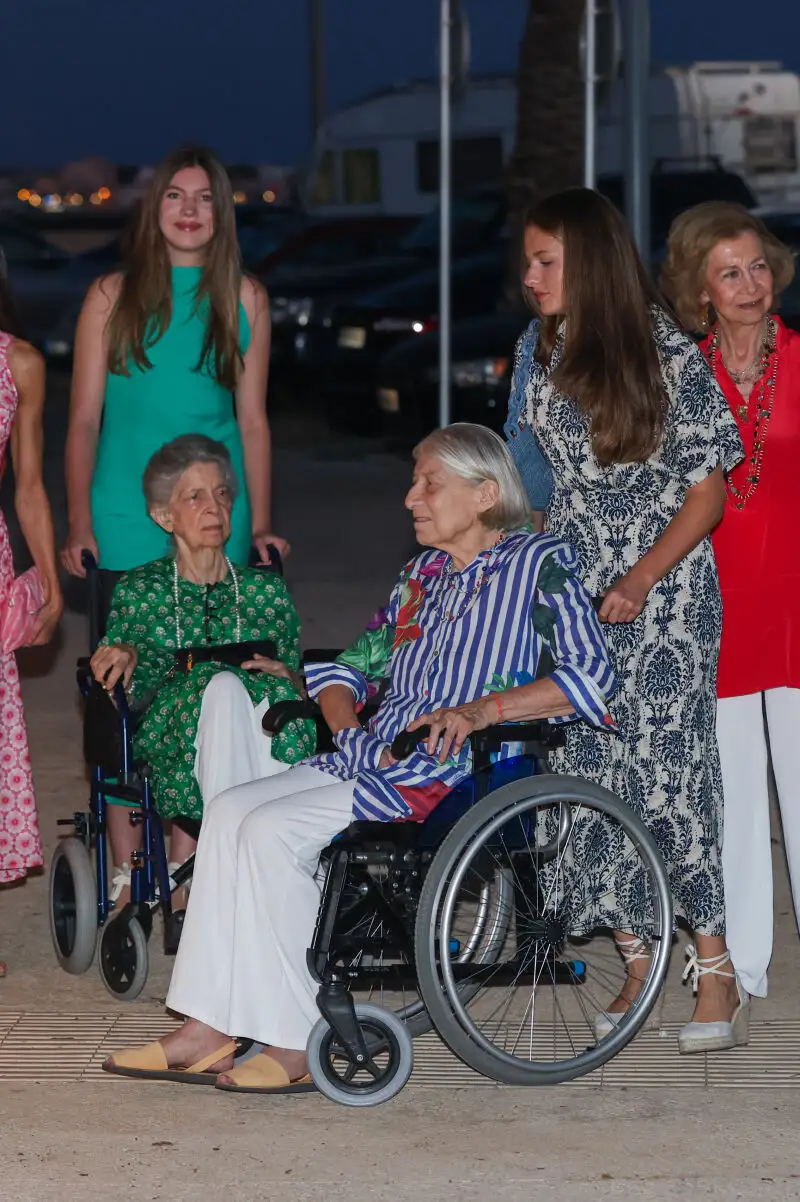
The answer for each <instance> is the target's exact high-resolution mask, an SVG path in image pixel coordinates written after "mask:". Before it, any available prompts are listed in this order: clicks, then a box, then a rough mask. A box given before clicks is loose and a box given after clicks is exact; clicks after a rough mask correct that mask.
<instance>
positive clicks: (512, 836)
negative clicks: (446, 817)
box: [425, 782, 671, 1084]
mask: <svg viewBox="0 0 800 1202" xmlns="http://www.w3.org/2000/svg"><path fill="white" fill-rule="evenodd" d="M576 787H577V786H576V783H575V782H570V789H571V790H572V791H571V792H570V793H567V794H566V796H567V797H568V798H569V799H570V800H561V799H559V797H558V787H557V784H556V785H555V786H554V788H553V790H552V792H550V793H549V794H546V790H543V789H541V788H539V789H538V791H535V792H534V794H533V796H532V797H531V799H530V800H528V799H526V798H525V795H524V793H523V792H522V786H521V785H520V786H517V795H518V797H519V801H518V802H517V803H515V804H514V805H513V806H509V807H508V809H506V810H503V809H498V812H497V817H496V818H495V819H494V821H493V822H492V821H489V822H487V821H486V820H485V819H484V820H483V822H482V823H480V822H479V821H478V819H477V818H476V822H475V826H474V834H473V835H472V836H471V837H469V838H467V839H466V840H465V843H464V847H463V851H462V852H461V853H460V856H459V857H453V858H452V859H451V860H450V864H451V866H452V875H451V877H450V879H449V880H448V882H446V883H445V885H444V886H442V887H441V888H440V892H439V893H438V894H437V897H438V901H437V905H438V907H439V911H438V914H437V916H436V919H435V923H436V931H437V935H438V947H439V949H440V954H441V957H442V958H441V961H440V963H439V964H438V968H437V975H438V977H439V979H440V980H441V986H442V990H443V992H444V994H445V996H446V998H447V1006H446V1007H445V1008H441V1007H438V1006H437V1007H435V1008H434V1006H433V1004H432V1003H429V1004H430V1005H431V1010H432V1012H433V1014H434V1017H435V1018H436V1021H437V1026H438V1027H439V1030H440V1033H441V1034H442V1035H443V1037H444V1038H445V1040H446V1042H448V1043H449V1044H450V1046H451V1047H453V1049H454V1050H455V1051H457V1053H458V1054H459V1055H460V1056H461V1057H462V1059H464V1060H466V1062H467V1063H468V1064H471V1065H472V1066H473V1067H476V1068H478V1069H479V1071H484V1072H488V1073H490V1075H495V1074H497V1075H496V1079H498V1080H507V1081H509V1082H510V1083H519V1084H522V1083H524V1081H523V1078H522V1077H521V1076H520V1074H521V1073H522V1074H523V1075H526V1076H527V1074H528V1073H529V1072H530V1073H531V1074H532V1075H533V1076H534V1077H535V1078H536V1079H541V1074H543V1073H548V1074H550V1075H548V1077H547V1079H548V1080H564V1079H569V1078H571V1077H573V1076H575V1075H578V1074H579V1073H580V1072H585V1071H589V1069H590V1068H592V1067H597V1066H599V1065H600V1064H602V1063H603V1062H604V1061H605V1060H606V1059H608V1057H609V1055H611V1054H613V1050H615V1049H616V1048H618V1047H619V1046H621V1039H622V1040H624V1039H625V1038H626V1037H627V1038H630V1034H631V1033H634V1032H635V1030H637V1029H638V1027H639V1026H640V1025H641V1023H642V1022H643V1021H644V1017H645V1015H646V1012H647V1009H649V1006H650V1005H652V1002H653V1000H654V999H655V990H657V988H658V985H659V984H660V981H661V979H662V978H663V973H664V971H665V969H666V957H665V954H664V951H665V943H664V936H665V935H667V936H668V933H669V929H670V925H671V924H670V920H669V917H668V916H669V915H670V913H671V910H670V904H669V902H670V899H669V892H668V887H667V885H666V879H665V876H664V874H663V869H659V866H658V862H657V861H654V860H653V859H652V853H651V851H650V847H649V845H648V844H647V843H646V842H642V840H641V839H639V838H638V829H637V826H636V823H637V821H638V820H637V819H636V818H635V816H633V815H632V814H631V813H630V812H629V811H627V810H626V809H624V808H623V807H622V806H621V805H620V803H618V802H615V801H614V799H613V798H612V799H611V802H610V803H606V802H605V801H596V800H595V799H594V797H591V799H589V798H586V799H585V800H584V798H582V797H581V796H580V794H579V793H578V795H577V796H576V793H575V791H576ZM510 788H511V787H510V786H509V789H510ZM543 794H545V796H543ZM539 798H541V800H539ZM567 807H569V808H568V809H567ZM654 871H655V872H656V875H654ZM659 872H660V875H659V874H658V873H659ZM492 878H494V879H495V880H498V879H502V880H505V881H506V882H507V889H506V893H507V898H508V902H507V904H506V899H505V898H504V899H503V906H502V907H498V908H497V926H496V930H497V931H498V932H499V935H498V937H497V938H496V940H495V944H496V950H495V952H494V954H493V955H492V956H491V957H490V958H488V959H487V958H486V957H484V956H482V955H481V943H480V938H479V937H476V939H475V944H474V946H475V948H476V953H475V955H474V958H473V959H468V960H467V961H466V962H465V963H464V964H463V965H462V966H461V967H459V964H458V959H457V956H456V958H455V959H452V960H448V959H447V958H446V956H445V949H446V948H450V947H452V946H453V945H454V944H457V940H455V939H454V936H455V935H456V934H458V935H460V934H461V927H462V926H463V925H464V919H465V917H470V916H475V915H477V914H479V913H480V912H481V905H482V904H483V902H484V899H485V897H486V892H485V891H486V888H487V885H488V882H490V881H491V880H492ZM665 918H666V922H665ZM476 921H477V920H476ZM626 924H629V925H631V926H633V925H634V924H635V925H636V929H637V933H639V931H638V928H641V934H642V937H646V939H647V940H648V942H650V943H651V946H653V948H654V949H656V951H657V952H658V955H656V954H655V951H654V955H653V956H652V957H651V961H650V963H649V965H648V967H647V972H646V978H645V980H644V981H643V983H642V992H643V1002H642V1004H641V1005H639V1004H638V1003H637V1006H636V1007H634V1011H635V1013H634V1014H633V1016H632V1019H631V1020H630V1021H628V1020H626V1022H625V1023H623V1024H621V1025H620V1026H619V1027H613V1028H612V1029H611V1031H610V1032H608V1033H606V1032H604V1031H603V1032H602V1036H603V1037H602V1038H600V1039H599V1042H598V1038H597V1037H596V1036H595V1023H596V1020H597V1019H598V1016H601V1015H603V1014H605V1013H606V1012H607V1011H608V1008H609V1006H610V1005H611V1003H612V1002H613V1001H614V1000H615V999H616V998H617V997H618V996H619V994H620V993H621V991H622V988H623V986H624V984H625V981H626V970H625V965H624V963H623V961H622V959H621V957H620V956H619V955H618V953H617V950H616V947H615V944H614V942H613V938H612V935H613V931H614V930H624V929H628V925H626ZM466 925H467V926H469V922H467V923H466ZM666 950H668V949H666ZM548 992H549V995H550V996H549V997H548V996H547V995H548ZM425 997H426V999H427V997H428V994H427V992H426V993H425ZM626 1033H628V1034H627V1035H626ZM612 1036H613V1038H612ZM609 1049H610V1050H609ZM498 1058H499V1059H498ZM584 1066H585V1067H584Z"/></svg>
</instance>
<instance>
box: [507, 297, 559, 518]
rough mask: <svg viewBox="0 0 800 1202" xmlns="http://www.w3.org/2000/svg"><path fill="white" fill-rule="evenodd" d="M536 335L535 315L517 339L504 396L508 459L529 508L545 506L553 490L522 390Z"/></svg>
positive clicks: (525, 385) (531, 359) (534, 348)
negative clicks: (527, 413)
mask: <svg viewBox="0 0 800 1202" xmlns="http://www.w3.org/2000/svg"><path fill="white" fill-rule="evenodd" d="M538 337H539V322H538V320H537V319H536V318H534V319H533V321H532V322H531V323H530V325H529V326H528V328H527V330H526V331H525V333H524V334H521V335H520V337H519V339H518V340H517V346H516V349H515V351H514V373H513V375H512V377H511V395H510V396H509V398H508V418H507V419H506V424H505V425H504V426H503V433H504V434H505V436H506V442H507V444H508V449H509V451H510V452H511V458H512V459H513V460H514V463H515V464H516V466H517V471H518V472H519V474H520V476H521V477H522V483H523V484H524V485H525V491H526V492H527V494H528V500H529V501H530V504H531V509H539V510H543V509H546V508H547V506H548V503H549V501H550V496H551V494H552V491H553V476H552V473H551V471H550V465H549V464H548V462H547V460H546V459H545V457H544V454H543V453H542V450H541V448H540V446H539V443H538V442H537V440H536V435H535V434H534V432H533V430H532V428H531V427H530V426H529V425H528V422H527V421H526V417H525V404H526V396H525V394H526V390H527V385H528V381H529V379H530V374H531V364H532V363H533V354H534V351H535V350H536V341H537V338H538Z"/></svg>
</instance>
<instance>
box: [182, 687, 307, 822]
mask: <svg viewBox="0 0 800 1202" xmlns="http://www.w3.org/2000/svg"><path fill="white" fill-rule="evenodd" d="M269 705H270V703H269V701H268V700H264V701H262V702H261V703H260V705H255V706H254V705H253V702H252V701H251V700H250V694H249V693H248V691H247V689H246V688H245V687H244V685H243V684H242V682H241V680H239V677H238V676H235V675H234V674H233V672H219V673H217V675H216V676H214V677H212V679H211V680H210V681H209V682H208V684H207V685H206V688H205V692H204V693H203V703H202V705H201V707H200V719H199V721H198V723H197V735H196V737H195V741H194V745H195V749H196V753H197V754H196V755H195V760H194V774H195V776H196V777H197V783H198V785H199V786H200V793H201V795H202V798H203V804H204V806H205V805H208V803H209V801H211V800H212V799H213V798H215V797H218V796H219V794H220V793H224V792H225V790H226V789H232V788H234V786H235V785H244V784H247V783H249V782H250V781H253V780H260V779H261V778H262V777H265V776H273V775H274V774H275V773H276V772H283V771H284V770H285V769H286V768H288V767H289V765H288V764H282V763H281V761H280V760H276V759H273V757H272V739H271V738H270V736H269V735H265V734H264V731H263V730H262V729H261V719H262V718H263V716H264V714H265V713H266V712H267V710H268V709H269Z"/></svg>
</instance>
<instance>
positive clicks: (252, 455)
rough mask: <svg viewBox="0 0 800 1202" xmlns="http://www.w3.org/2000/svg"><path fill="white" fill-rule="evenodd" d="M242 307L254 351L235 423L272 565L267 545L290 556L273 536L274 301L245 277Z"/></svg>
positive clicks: (265, 555)
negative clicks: (270, 396) (270, 389)
mask: <svg viewBox="0 0 800 1202" xmlns="http://www.w3.org/2000/svg"><path fill="white" fill-rule="evenodd" d="M242 303H243V305H244V308H245V312H246V314H247V319H248V321H249V323H250V345H249V346H248V348H247V353H246V354H245V357H244V369H243V371H242V374H241V377H240V379H239V384H238V387H237V389H236V419H237V421H238V423H239V429H240V431H241V435H242V444H243V448H244V472H245V476H246V478H247V479H246V483H247V493H248V496H249V498H250V510H251V513H252V520H253V543H254V545H255V546H256V547H257V548H258V551H259V554H260V556H261V559H262V560H263V561H264V562H268V561H269V552H268V550H267V544H269V543H272V544H273V545H274V546H276V547H277V549H278V551H279V552H280V553H281V555H286V554H287V552H288V550H289V544H288V543H287V542H286V541H285V540H284V539H281V538H276V537H275V536H274V535H273V534H272V438H271V435H270V428H269V421H268V419H267V380H268V376H269V351H270V337H271V327H270V316H269V300H268V298H267V294H266V292H265V291H264V289H263V288H262V286H261V285H260V284H259V283H257V282H256V281H255V280H251V279H250V278H249V277H245V279H244V280H243V281H242Z"/></svg>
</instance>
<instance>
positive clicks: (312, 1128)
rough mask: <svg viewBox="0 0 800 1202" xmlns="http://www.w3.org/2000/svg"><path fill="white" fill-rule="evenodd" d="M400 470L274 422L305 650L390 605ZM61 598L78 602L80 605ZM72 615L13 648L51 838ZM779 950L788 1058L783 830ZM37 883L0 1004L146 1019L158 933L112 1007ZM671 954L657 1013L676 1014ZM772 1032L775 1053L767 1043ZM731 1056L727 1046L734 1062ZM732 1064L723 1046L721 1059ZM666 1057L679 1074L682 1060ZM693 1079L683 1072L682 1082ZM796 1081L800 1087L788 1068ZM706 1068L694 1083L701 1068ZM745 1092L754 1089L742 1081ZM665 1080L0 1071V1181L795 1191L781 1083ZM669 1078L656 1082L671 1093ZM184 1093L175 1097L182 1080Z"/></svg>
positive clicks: (6, 915)
mask: <svg viewBox="0 0 800 1202" xmlns="http://www.w3.org/2000/svg"><path fill="white" fill-rule="evenodd" d="M64 419H65V393H64V388H63V384H59V383H58V382H56V384H55V386H54V388H53V395H52V404H51V411H50V415H49V420H48V480H49V484H50V487H51V489H52V495H53V497H54V499H55V500H56V502H57V505H58V507H59V512H58V513H57V521H58V524H59V527H61V528H63V514H62V512H61V502H60V496H61V488H62V485H61V480H60V470H59V463H60V454H61V444H62V442H63V431H64ZM406 479H407V467H406V465H404V464H402V463H400V462H398V461H397V460H395V459H392V458H390V457H388V456H384V455H381V454H379V453H376V452H375V450H374V448H372V447H371V446H370V445H369V444H366V443H359V442H358V441H343V440H341V439H334V438H331V437H329V436H327V435H325V434H324V432H321V431H320V430H319V429H318V428H316V427H315V426H314V425H313V424H309V423H306V422H305V421H301V420H299V419H298V418H297V416H296V415H284V416H283V417H282V418H281V420H280V422H279V423H278V438H277V448H276V523H275V524H276V528H277V529H279V530H280V531H281V533H285V534H286V535H287V536H288V537H289V538H290V539H291V540H292V543H293V545H294V548H295V550H294V553H293V555H292V558H291V560H290V562H289V568H288V575H289V581H290V585H291V588H292V590H293V593H294V595H295V598H296V600H297V603H298V605H299V608H300V611H301V614H302V616H303V621H304V627H305V633H304V639H305V642H306V643H307V644H308V643H317V644H320V643H323V644H324V643H334V644H337V643H341V642H343V641H345V640H347V639H349V638H350V637H352V636H353V635H354V634H355V633H357V631H358V630H359V628H360V627H361V626H362V624H363V622H364V620H365V619H366V618H367V617H368V616H369V614H370V613H371V612H372V611H373V610H374V609H375V607H376V606H377V605H378V604H380V603H381V602H382V601H383V599H384V598H385V596H386V593H387V590H388V588H389V587H390V585H391V583H392V581H393V579H394V577H395V575H396V572H397V569H398V567H399V566H400V564H401V563H402V561H403V559H404V557H405V556H406V554H407V552H408V550H409V549H410V532H409V526H408V522H407V520H406V518H405V516H404V514H403V511H402V506H401V501H402V496H403V492H404V488H405V485H406ZM71 600H72V602H73V604H78V603H79V600H80V598H79V597H78V596H77V595H74V596H73V597H72V598H71ZM84 639H85V623H84V620H83V618H82V617H81V616H80V614H79V613H77V612H70V613H69V614H68V615H67V617H66V619H65V622H64V628H63V632H62V637H61V639H60V641H59V643H58V644H57V645H56V646H55V647H54V648H53V649H51V650H48V651H47V652H44V653H41V654H40V653H37V654H35V655H34V654H28V655H26V656H24V657H21V658H23V660H24V663H23V668H24V672H25V685H24V687H25V701H26V712H27V717H28V721H29V726H30V737H31V749H32V755H33V762H34V768H35V774H36V782H37V790H38V796H39V805H40V815H41V823H42V830H43V835H44V840H45V848H46V851H47V853H48V854H49V853H50V851H51V850H52V848H53V845H54V843H55V840H56V838H57V835H58V829H57V827H56V825H55V822H56V819H57V818H58V817H60V816H63V815H65V814H69V813H70V812H71V811H72V810H73V809H75V808H77V807H79V806H82V805H83V800H84V796H85V784H84V778H83V769H82V765H81V761H80V724H79V720H78V711H77V706H76V703H75V689H74V662H75V657H76V655H77V654H79V653H80V652H81V651H82V649H83V643H84ZM775 851H776V872H777V878H778V882H777V883H778V895H777V899H776V901H777V910H778V945H777V952H776V959H775V963H774V966H773V972H772V992H771V996H770V998H769V1000H768V1001H766V1002H764V1003H762V1004H760V1005H759V1006H758V1008H757V1010H756V1012H755V1015H754V1017H755V1018H756V1019H757V1020H759V1026H760V1027H761V1024H770V1025H769V1026H763V1027H762V1035H761V1040H762V1043H763V1046H764V1047H765V1048H767V1047H769V1046H770V1044H771V1045H772V1053H773V1055H775V1054H777V1057H778V1059H779V1060H780V1059H781V1055H782V1051H783V1049H784V1048H785V1049H786V1056H787V1058H789V1056H790V1048H789V1040H791V1043H792V1045H793V1046H792V1048H791V1056H792V1057H796V1056H797V1050H796V1036H789V1035H787V1034H786V1032H787V1031H789V1030H790V1028H792V1027H793V1025H794V1024H793V1023H792V1022H791V1020H795V1019H796V1017H797V1004H796V996H797V984H798V969H797V934H796V931H795V928H794V923H793V920H792V918H791V915H790V906H789V899H788V890H787V885H786V876H785V870H784V867H783V860H782V850H781V848H780V845H779V843H777V842H776V848H775ZM46 892H47V891H46V880H45V878H44V877H43V876H41V877H38V878H32V879H30V880H29V881H28V882H27V884H26V885H25V886H24V887H22V888H14V889H9V890H5V891H4V892H3V893H2V895H0V951H1V952H2V954H3V956H4V957H5V958H6V959H7V960H8V962H9V976H8V977H7V979H6V980H5V981H3V982H0V1011H3V1012H14V1013H19V1012H25V1013H28V1014H33V1015H34V1016H35V1015H36V1014H37V1013H41V1014H42V1016H44V1015H45V1013H61V1014H79V1013H83V1014H95V1015H101V1014H111V1015H113V1014H114V1013H120V1014H122V1013H131V1010H132V1009H133V1011H135V1013H136V1014H139V1015H141V1016H142V1018H144V1017H145V1016H146V1015H147V1014H151V1015H153V1016H155V1015H157V1014H160V1013H161V1000H162V999H163V997H164V994H165V990H166V984H167V981H168V977H169V962H168V961H166V960H165V959H164V958H163V957H162V956H160V954H159V953H158V950H157V945H155V944H154V963H153V969H152V972H151V976H150V978H149V981H148V985H147V988H146V990H145V993H144V994H143V996H142V997H141V998H140V1000H139V1001H138V1002H136V1003H133V1004H132V1007H131V1006H128V1007H125V1006H123V1005H121V1004H115V1003H114V1002H113V1001H112V1000H111V999H110V998H109V996H108V995H107V994H106V992H105V990H104V989H103V987H102V985H101V983H100V980H99V977H98V975H97V973H96V970H92V971H91V972H90V973H88V974H87V975H86V976H85V977H80V978H71V977H67V976H65V974H63V973H62V972H61V971H60V969H58V968H57V967H56V966H55V963H54V959H53V955H52V951H51V948H50V938H49V933H48V930H47V917H46ZM681 968H682V963H681V956H680V954H676V955H675V956H673V965H672V969H671V974H670V980H669V982H668V986H667V990H666V995H665V1001H664V1006H663V1009H662V1011H661V1014H660V1016H661V1018H662V1019H663V1020H664V1021H667V1022H669V1023H670V1024H671V1023H673V1022H677V1021H681V1020H684V1019H685V1018H687V1017H688V1015H689V1012H690V1008H691V1002H690V998H689V997H688V995H687V993H686V992H685V990H684V989H682V988H681V987H680V983H679V981H680V971H681ZM775 1041H779V1042H778V1047H775ZM729 1055H730V1054H729ZM732 1055H733V1056H734V1057H735V1056H736V1055H738V1053H733V1054H732ZM680 1071H681V1070H680V1066H678V1072H680ZM696 1076H697V1075H696V1073H695V1072H694V1071H692V1072H689V1066H688V1065H687V1066H686V1075H685V1077H684V1078H683V1080H684V1081H688V1080H695V1079H696ZM794 1076H796V1077H797V1080H796V1081H795V1080H794V1079H793V1074H792V1072H790V1073H789V1074H788V1077H787V1080H791V1083H792V1084H800V1070H798V1073H797V1074H794ZM701 1079H702V1077H701ZM754 1082H755V1079H754ZM680 1083H681V1077H680V1076H677V1077H676V1076H675V1074H674V1072H672V1071H670V1073H669V1079H668V1082H667V1080H665V1083H664V1085H665V1087H663V1088H642V1087H633V1088H627V1089H615V1088H612V1089H604V1090H603V1091H602V1092H600V1091H592V1090H586V1089H576V1088H569V1087H565V1088H561V1089H554V1090H541V1091H535V1092H531V1091H528V1092H522V1091H517V1090H496V1089H491V1088H480V1089H475V1088H464V1089H448V1090H446V1091H444V1090H441V1091H440V1090H437V1089H430V1088H425V1089H421V1088H413V1079H412V1087H409V1089H408V1090H407V1091H406V1092H405V1093H404V1094H403V1095H402V1096H401V1097H400V1098H399V1099H397V1100H396V1101H395V1102H394V1103H392V1104H390V1105H389V1106H386V1107H383V1108H380V1109H379V1110H376V1111H368V1112H363V1113H362V1112H355V1111H349V1110H347V1111H345V1110H340V1109H338V1108H336V1107H334V1106H332V1105H330V1104H328V1103H325V1102H323V1101H322V1100H321V1099H319V1098H305V1099H285V1100H279V1099H271V1100H269V1101H265V1100H263V1099H258V1098H255V1099H244V1098H231V1097H230V1096H228V1095H224V1096H220V1095H219V1094H213V1093H211V1092H210V1091H206V1090H203V1089H199V1090H198V1089H188V1088H187V1087H181V1086H164V1087H158V1086H156V1087H153V1086H150V1087H148V1086H136V1085H132V1084H130V1083H123V1082H119V1081H113V1080H105V1081H101V1082H94V1081H86V1082H80V1083H68V1082H49V1083H48V1082H45V1081H42V1082H41V1083H38V1084H37V1083H36V1082H30V1081H19V1082H15V1081H9V1080H4V1081H2V1083H0V1181H2V1187H3V1188H2V1190H1V1191H0V1193H1V1194H2V1196H3V1197H4V1198H5V1197H7V1198H9V1199H11V1198H13V1199H18V1200H19V1202H25V1200H27V1199H36V1200H37V1202H40V1200H41V1202H49V1200H50V1199H58V1202H71V1200H72V1199H73V1198H74V1199H78V1198H83V1197H85V1196H86V1195H87V1193H91V1195H92V1196H93V1197H94V1198H96V1199H97V1200H98V1202H101V1200H102V1202H105V1200H106V1199H108V1200H109V1202H110V1200H111V1199H117V1198H118V1197H119V1196H120V1195H121V1194H122V1195H124V1196H127V1195H129V1194H133V1192H134V1191H135V1192H136V1194H137V1195H138V1196H139V1197H142V1198H145V1199H161V1198H164V1199H166V1198H169V1199H173V1200H177V1199H183V1198H189V1197H200V1198H203V1199H206V1198H208V1199H217V1198H223V1197H226V1198H227V1197H228V1196H229V1195H231V1193H232V1192H233V1191H236V1193H237V1194H238V1196H239V1197H241V1198H242V1199H244V1200H250V1199H262V1198H265V1199H266V1198H276V1197H278V1196H280V1197H293V1198H294V1197H296V1198H301V1199H303V1198H314V1199H317V1198H319V1199H328V1198H340V1197H342V1198H343V1197H347V1198H348V1199H353V1200H360V1199H368V1198H369V1199H371V1198H387V1199H388V1198H397V1197H402V1196H405V1195H408V1194H412V1193H413V1194H416V1195H417V1196H419V1197H421V1198H425V1199H427V1198H430V1199H440V1198H448V1197H450V1196H451V1195H453V1194H455V1195H456V1196H457V1197H459V1198H463V1199H465V1200H472V1199H478V1198H481V1199H482V1198H484V1197H486V1196H487V1195H489V1194H492V1193H493V1194H494V1195H495V1196H497V1197H500V1198H504V1199H505V1198H508V1199H523V1198H525V1199H527V1198H528V1197H530V1196H531V1194H533V1193H535V1196H536V1197H537V1199H542V1200H547V1202H549V1200H550V1199H559V1200H561V1199H563V1200H565V1202H573V1200H574V1202H582V1200H583V1199H590V1198H591V1199H592V1200H594V1199H595V1198H597V1197H598V1195H600V1196H602V1197H605V1198H609V1199H617V1198H619V1199H628V1198H659V1199H662V1198H663V1199H672V1198H677V1197H679V1196H681V1197H683V1196H685V1195H686V1194H687V1192H691V1193H696V1194H699V1195H701V1196H707V1197H715V1198H716V1197H718V1198H743V1197H747V1198H751V1199H779V1198H780V1199H783V1198H794V1197H800V1177H798V1172H800V1166H799V1165H798V1160H797V1155H796V1140H795V1138H794V1133H795V1130H796V1119H795V1117H794V1112H795V1110H796V1106H797V1098H798V1094H797V1092H796V1090H795V1089H791V1090H777V1089H752V1090H750V1089H747V1088H744V1089H738V1090H735V1089H708V1090H706V1089H700V1088H685V1089H680V1088H674V1086H676V1085H679V1084H680ZM667 1084H669V1086H670V1087H669V1088H667V1087H666V1086H667ZM181 1091H182V1092H181Z"/></svg>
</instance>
